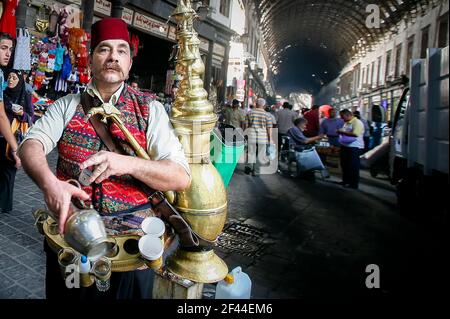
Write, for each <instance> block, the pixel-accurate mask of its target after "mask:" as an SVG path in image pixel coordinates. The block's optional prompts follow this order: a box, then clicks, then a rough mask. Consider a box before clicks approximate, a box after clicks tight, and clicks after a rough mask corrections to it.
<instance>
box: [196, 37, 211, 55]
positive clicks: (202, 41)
mask: <svg viewBox="0 0 450 319" xmlns="http://www.w3.org/2000/svg"><path fill="white" fill-rule="evenodd" d="M198 38H199V39H200V50H203V51H205V52H208V51H209V41H208V40H206V39H205V38H202V37H198Z"/></svg>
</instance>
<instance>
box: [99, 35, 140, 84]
mask: <svg viewBox="0 0 450 319" xmlns="http://www.w3.org/2000/svg"><path fill="white" fill-rule="evenodd" d="M132 64H133V61H132V59H131V56H130V46H129V44H128V43H127V42H126V41H124V40H105V41H102V42H100V43H99V44H98V45H97V47H96V48H95V49H94V52H93V53H92V57H91V68H92V76H93V78H94V79H95V80H96V81H99V82H103V83H105V84H117V83H121V82H123V81H125V80H126V79H128V74H129V72H130V69H131V66H132Z"/></svg>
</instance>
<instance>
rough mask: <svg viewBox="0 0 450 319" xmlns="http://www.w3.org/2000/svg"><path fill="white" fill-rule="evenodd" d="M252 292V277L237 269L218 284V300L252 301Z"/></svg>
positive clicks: (239, 268)
mask: <svg viewBox="0 0 450 319" xmlns="http://www.w3.org/2000/svg"><path fill="white" fill-rule="evenodd" d="M251 290H252V282H251V280H250V277H249V276H248V275H247V274H246V273H245V272H243V271H242V269H241V267H236V268H234V269H233V270H232V271H231V272H230V273H229V274H228V275H226V277H225V279H224V280H222V281H220V282H219V283H218V284H217V288H216V299H250V292H251Z"/></svg>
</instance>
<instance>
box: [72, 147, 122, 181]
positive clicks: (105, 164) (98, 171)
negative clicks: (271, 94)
mask: <svg viewBox="0 0 450 319" xmlns="http://www.w3.org/2000/svg"><path fill="white" fill-rule="evenodd" d="M90 166H95V169H94V171H93V172H92V176H91V178H90V179H89V182H90V183H93V182H94V181H95V182H96V183H97V184H99V183H101V182H103V181H104V180H105V179H107V178H108V177H110V176H112V175H115V176H122V175H125V174H130V173H131V172H130V164H129V161H128V159H127V156H124V155H120V154H117V153H113V152H107V151H100V152H98V153H97V154H95V155H92V156H91V157H89V158H88V159H87V160H86V161H84V162H83V163H82V164H81V165H80V168H81V169H85V168H88V167H90Z"/></svg>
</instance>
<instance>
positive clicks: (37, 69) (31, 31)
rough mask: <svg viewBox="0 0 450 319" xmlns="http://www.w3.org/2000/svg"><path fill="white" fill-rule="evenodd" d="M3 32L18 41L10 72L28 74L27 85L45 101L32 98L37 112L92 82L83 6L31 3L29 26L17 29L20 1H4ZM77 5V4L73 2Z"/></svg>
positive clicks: (1, 23) (1, 21) (0, 20)
mask: <svg viewBox="0 0 450 319" xmlns="http://www.w3.org/2000/svg"><path fill="white" fill-rule="evenodd" d="M2 2H3V8H2V9H3V10H2V16H1V19H0V31H1V32H7V33H9V34H10V35H11V36H12V37H13V38H15V39H16V46H15V49H14V59H12V61H11V65H10V68H14V69H17V70H22V71H27V72H28V78H27V82H28V83H30V84H31V85H32V86H33V89H34V90H35V92H36V93H37V94H38V95H39V96H41V97H42V99H40V100H39V101H36V99H35V98H34V97H33V103H34V104H35V107H36V110H37V111H42V112H43V111H45V107H46V106H47V105H48V104H50V103H48V102H49V101H50V102H51V100H55V99H57V98H59V97H61V96H64V95H67V94H68V93H78V92H80V91H82V90H84V88H85V86H86V84H87V83H88V82H89V79H90V69H89V64H88V56H89V52H88V42H89V39H90V34H89V33H87V32H85V31H84V30H83V29H82V28H81V26H82V17H83V15H82V10H81V6H80V5H81V1H79V2H80V4H76V3H71V4H65V3H60V2H56V1H45V2H43V1H30V2H29V5H30V8H29V14H28V15H27V18H29V17H30V16H31V17H35V19H31V20H30V19H28V20H29V21H27V26H26V27H24V28H17V29H16V17H15V14H14V12H15V9H16V8H17V5H18V4H19V2H18V1H17V0H3V1H2ZM74 2H77V1H74Z"/></svg>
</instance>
